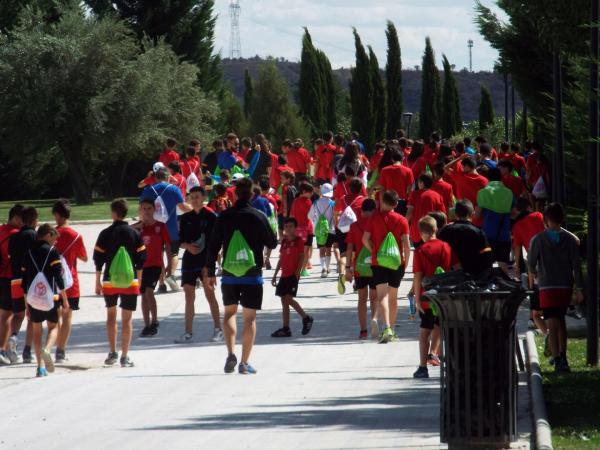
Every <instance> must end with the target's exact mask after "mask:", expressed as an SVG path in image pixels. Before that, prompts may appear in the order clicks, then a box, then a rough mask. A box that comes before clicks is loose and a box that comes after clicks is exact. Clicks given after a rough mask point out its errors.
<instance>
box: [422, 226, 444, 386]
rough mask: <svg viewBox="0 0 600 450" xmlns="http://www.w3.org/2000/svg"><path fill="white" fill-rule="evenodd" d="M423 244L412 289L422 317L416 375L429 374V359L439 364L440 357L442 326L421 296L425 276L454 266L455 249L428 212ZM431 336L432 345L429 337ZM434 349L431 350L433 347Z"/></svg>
mask: <svg viewBox="0 0 600 450" xmlns="http://www.w3.org/2000/svg"><path fill="white" fill-rule="evenodd" d="M418 227H419V233H420V234H421V239H422V240H423V245H421V246H420V247H419V248H418V249H416V250H415V254H414V257H413V274H414V278H413V290H414V292H415V301H416V305H417V310H418V311H419V316H420V317H421V333H420V335H419V355H420V360H419V368H418V369H417V371H416V372H415V373H414V374H413V377H414V378H429V371H428V370H427V363H428V362H429V363H430V364H431V365H434V366H439V365H440V361H439V358H438V357H437V348H438V347H439V338H440V329H439V319H438V318H437V317H434V315H433V311H432V310H431V307H430V306H429V303H428V302H426V301H425V300H423V299H422V298H421V293H422V292H423V286H422V284H421V283H422V282H423V278H425V277H430V276H432V275H434V274H435V271H436V269H437V268H438V267H441V268H442V269H444V271H449V270H450V269H451V266H452V249H451V248H450V245H448V244H447V243H446V242H444V241H441V240H439V239H436V236H435V235H436V233H437V225H436V222H435V219H434V218H433V217H430V216H425V217H423V218H422V219H421V220H419V223H418ZM430 337H431V345H430V342H429V338H430ZM430 349H431V350H430Z"/></svg>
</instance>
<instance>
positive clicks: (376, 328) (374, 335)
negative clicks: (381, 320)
mask: <svg viewBox="0 0 600 450" xmlns="http://www.w3.org/2000/svg"><path fill="white" fill-rule="evenodd" d="M371 337H372V338H373V339H377V338H378V337H379V324H378V323H377V319H372V320H371Z"/></svg>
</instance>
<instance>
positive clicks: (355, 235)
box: [346, 216, 369, 276]
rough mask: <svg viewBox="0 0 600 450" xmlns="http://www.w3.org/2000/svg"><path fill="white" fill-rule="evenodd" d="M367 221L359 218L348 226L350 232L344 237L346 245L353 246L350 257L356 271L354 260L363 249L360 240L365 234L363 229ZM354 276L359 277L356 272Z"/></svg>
mask: <svg viewBox="0 0 600 450" xmlns="http://www.w3.org/2000/svg"><path fill="white" fill-rule="evenodd" d="M368 220H369V219H365V218H363V217H360V216H359V218H358V220H357V221H356V222H354V223H353V224H352V225H350V231H348V235H347V236H346V244H352V245H353V246H354V250H353V251H354V254H353V255H352V257H353V259H352V265H353V266H354V269H356V258H357V256H358V254H359V253H360V251H361V250H362V248H363V247H364V245H363V242H362V238H363V234H365V227H366V225H367V221H368ZM355 272H356V270H355ZM356 276H361V275H360V273H358V272H356Z"/></svg>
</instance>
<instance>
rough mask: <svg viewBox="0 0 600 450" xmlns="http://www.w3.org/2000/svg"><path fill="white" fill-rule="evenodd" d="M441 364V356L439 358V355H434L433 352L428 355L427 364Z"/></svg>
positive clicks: (435, 365) (436, 365) (434, 365)
mask: <svg viewBox="0 0 600 450" xmlns="http://www.w3.org/2000/svg"><path fill="white" fill-rule="evenodd" d="M440 364H441V363H440V358H438V356H437V355H434V354H432V353H430V354H429V355H427V365H428V366H433V367H438V366H439V365H440Z"/></svg>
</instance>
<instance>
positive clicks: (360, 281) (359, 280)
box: [354, 277, 377, 291]
mask: <svg viewBox="0 0 600 450" xmlns="http://www.w3.org/2000/svg"><path fill="white" fill-rule="evenodd" d="M354 284H355V285H356V290H358V291H359V290H361V289H364V288H366V287H369V288H371V289H375V288H377V285H376V284H375V279H374V278H373V277H355V278H354Z"/></svg>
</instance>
